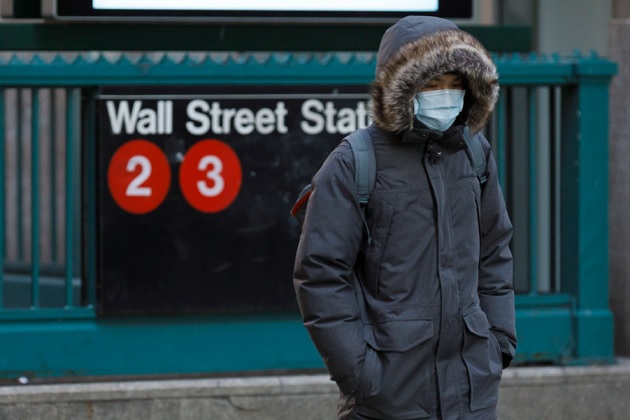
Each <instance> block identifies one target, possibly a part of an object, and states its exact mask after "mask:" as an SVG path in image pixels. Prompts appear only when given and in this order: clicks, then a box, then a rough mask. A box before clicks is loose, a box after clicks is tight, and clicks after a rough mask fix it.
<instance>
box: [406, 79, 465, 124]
mask: <svg viewBox="0 0 630 420" xmlns="http://www.w3.org/2000/svg"><path fill="white" fill-rule="evenodd" d="M464 93H466V91H464V90H461V89H443V90H432V91H428V92H419V93H418V94H416V96H415V97H414V100H413V113H414V114H415V116H416V118H417V119H418V120H419V121H420V122H421V123H423V124H424V125H426V126H427V127H429V128H430V129H433V130H437V131H446V130H448V129H449V128H450V127H451V125H453V123H454V122H455V118H457V116H458V115H459V113H460V112H462V109H463V108H464Z"/></svg>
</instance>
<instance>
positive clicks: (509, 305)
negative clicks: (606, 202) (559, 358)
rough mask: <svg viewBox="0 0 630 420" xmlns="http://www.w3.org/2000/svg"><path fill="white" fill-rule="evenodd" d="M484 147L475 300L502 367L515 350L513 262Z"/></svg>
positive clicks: (509, 227) (505, 220)
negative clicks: (490, 332) (484, 164)
mask: <svg viewBox="0 0 630 420" xmlns="http://www.w3.org/2000/svg"><path fill="white" fill-rule="evenodd" d="M483 143H484V145H485V147H484V148H485V149H486V150H487V155H486V156H487V175H488V180H487V181H486V184H485V186H484V188H483V192H482V195H481V255H480V265H479V288H478V293H479V300H480V304H481V308H482V309H483V311H484V312H485V313H486V315H487V317H488V321H490V325H491V329H492V332H493V334H494V335H495V337H496V338H497V341H498V342H499V345H500V347H501V353H502V354H503V367H504V368H505V367H507V366H509V364H510V363H511V361H512V359H513V358H514V355H515V352H516V344H517V338H516V321H515V308H514V290H513V285H512V281H513V279H512V277H513V264H512V253H511V251H510V248H509V245H510V241H511V239H512V224H511V222H510V218H509V216H508V213H507V210H506V207H505V201H504V199H503V194H502V192H501V186H500V185H499V180H498V176H497V165H496V162H495V160H494V156H493V154H492V151H491V150H490V145H489V144H488V142H487V140H485V139H483Z"/></svg>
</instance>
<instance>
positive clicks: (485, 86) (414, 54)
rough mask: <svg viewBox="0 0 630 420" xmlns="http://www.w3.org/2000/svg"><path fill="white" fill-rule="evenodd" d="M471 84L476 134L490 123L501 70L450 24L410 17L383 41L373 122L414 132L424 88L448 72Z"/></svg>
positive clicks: (469, 113) (470, 115) (470, 113)
mask: <svg viewBox="0 0 630 420" xmlns="http://www.w3.org/2000/svg"><path fill="white" fill-rule="evenodd" d="M453 71H454V72H458V73H459V74H461V75H462V76H463V77H464V78H465V80H466V84H467V87H466V101H465V108H464V110H463V111H462V115H464V116H466V120H465V121H463V122H464V123H465V124H466V125H468V126H469V127H470V130H471V131H472V132H473V133H475V132H478V131H480V130H481V129H482V128H483V126H484V125H485V124H486V123H487V122H488V119H489V118H490V114H491V113H492V110H493V109H494V105H495V103H496V101H497V98H498V96H499V84H498V75H497V71H496V66H495V65H494V62H493V61H492V59H491V58H490V55H489V54H488V52H487V51H486V49H485V48H484V47H483V45H481V43H480V42H479V41H478V40H477V39H475V38H474V37H473V36H471V35H470V34H468V33H466V32H464V31H462V30H460V29H459V28H457V26H456V25H455V24H453V23H452V22H450V21H448V20H444V19H440V18H435V17H427V16H408V17H406V18H404V19H401V20H400V21H398V22H397V23H396V24H394V25H393V26H392V27H390V28H389V29H388V30H387V31H386V32H385V34H384V35H383V38H382V40H381V45H380V47H379V51H378V58H377V65H376V77H375V80H374V83H373V84H372V91H371V95H372V119H373V121H374V123H375V124H376V125H377V126H379V127H380V128H382V129H383V130H385V131H389V132H393V133H398V134H401V133H405V132H407V131H409V130H411V129H412V127H413V121H414V114H413V103H412V101H413V97H414V95H415V94H416V92H417V91H418V88H419V87H421V86H423V85H425V84H426V83H427V82H429V81H430V80H431V79H433V78H434V77H436V76H438V75H440V74H443V73H446V72H453Z"/></svg>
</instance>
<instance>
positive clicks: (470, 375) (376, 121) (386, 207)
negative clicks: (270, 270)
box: [294, 17, 516, 420]
mask: <svg viewBox="0 0 630 420" xmlns="http://www.w3.org/2000/svg"><path fill="white" fill-rule="evenodd" d="M451 71H456V72H458V73H459V74H461V75H462V76H463V77H464V79H465V80H466V84H467V86H466V101H465V106H464V110H463V111H462V113H461V114H460V116H459V117H458V120H457V121H456V122H455V124H454V125H453V127H451V128H450V129H449V130H448V131H446V132H445V133H440V132H436V131H432V130H429V129H427V128H426V127H424V126H423V125H422V124H420V123H419V122H418V121H417V120H415V118H414V116H413V105H412V98H413V95H414V94H415V93H416V91H417V89H418V87H420V86H423V85H424V84H426V83H427V82H428V81H429V80H431V79H433V78H434V77H435V76H437V75H439V74H442V73H445V72H451ZM498 89H499V88H498V84H497V74H496V70H495V66H494V64H493V62H492V60H491V59H490V57H489V55H488V53H487V52H486V50H485V49H484V48H483V47H482V46H481V45H480V44H479V42H478V41H477V40H475V39H474V38H473V37H471V36H470V35H468V34H466V33H465V32H463V31H460V30H459V29H457V27H456V26H455V25H453V24H452V23H451V22H449V21H446V20H442V19H437V18H429V17H408V18H405V19H403V20H401V21H399V22H398V23H397V24H396V25H394V26H393V27H391V28H390V29H389V30H388V31H387V32H386V33H385V35H384V36H383V40H382V42H381V46H380V49H379V54H378V63H377V69H376V78H375V81H374V84H373V89H372V112H373V115H372V118H373V124H372V125H371V126H370V127H368V128H367V130H368V133H369V135H370V137H371V139H372V142H373V144H374V148H375V154H376V162H377V168H378V170H377V175H376V184H375V187H374V190H373V192H372V194H371V196H370V200H369V203H368V206H367V209H366V213H365V223H364V220H363V218H362V212H361V209H360V207H359V204H358V202H357V198H356V186H355V181H354V159H353V156H352V151H351V149H350V148H349V146H348V145H347V143H345V142H342V143H341V144H340V145H339V146H338V147H337V148H336V149H335V150H334V151H333V152H332V153H331V155H330V156H329V157H328V159H327V160H326V162H325V163H324V164H323V166H322V168H321V169H320V170H319V171H318V173H317V174H316V175H315V177H314V178H313V182H312V183H313V193H312V195H311V197H310V199H309V204H308V207H307V210H306V217H305V220H304V225H303V228H302V235H301V238H300V243H299V246H298V250H297V256H296V263H295V272H294V284H295V290H296V294H297V299H298V303H299V306H300V310H301V313H302V315H303V320H304V325H305V326H306V328H307V329H308V332H309V334H310V336H311V338H312V340H313V342H314V343H315V345H316V347H317V349H318V350H319V352H320V354H321V356H322V358H323V360H324V362H325V364H326V367H327V369H328V371H329V373H330V375H331V378H332V379H333V380H334V381H336V383H337V385H338V386H339V389H340V391H341V398H340V404H339V417H340V418H375V419H416V418H430V419H483V420H487V419H492V418H495V417H496V403H497V399H498V386H499V381H500V378H501V372H502V368H504V367H507V365H508V364H509V362H510V361H511V359H512V358H513V356H514V352H515V348H516V331H515V325H514V293H513V290H512V256H511V253H510V250H509V248H508V245H509V242H510V239H511V235H512V226H511V224H510V221H509V218H508V215H507V212H506V209H505V204H504V200H503V196H502V194H501V189H500V186H499V183H498V179H497V167H496V164H495V161H494V158H493V156H492V153H491V150H490V145H489V144H488V142H487V141H486V140H485V138H483V136H482V135H481V134H479V131H480V130H481V128H482V127H483V126H484V125H485V124H486V122H487V120H488V118H489V116H490V114H491V112H492V109H493V107H494V104H495V102H496V99H497V96H498ZM464 125H467V126H468V127H469V129H470V130H471V132H473V133H476V134H475V135H477V136H479V138H480V140H481V141H482V144H483V147H484V150H485V153H486V158H487V182H486V183H485V185H484V186H483V187H482V186H481V185H480V183H479V181H478V180H477V178H476V176H475V173H474V170H473V168H472V166H471V164H470V161H469V159H468V158H467V156H466V153H465V151H464V150H463V149H464V143H463V142H462V137H461V136H462V129H463V127H464Z"/></svg>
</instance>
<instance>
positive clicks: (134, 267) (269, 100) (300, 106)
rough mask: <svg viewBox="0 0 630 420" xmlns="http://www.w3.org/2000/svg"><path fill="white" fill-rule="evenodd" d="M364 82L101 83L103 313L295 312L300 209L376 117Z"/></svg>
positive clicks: (100, 265)
mask: <svg viewBox="0 0 630 420" xmlns="http://www.w3.org/2000/svg"><path fill="white" fill-rule="evenodd" d="M366 92H367V87H366V86H359V87H357V86H308V87H299V86H273V87H271V86H251V87H232V86H225V87H213V88H192V87H177V88H160V89H156V88H146V87H142V88H140V87H137V88H129V87H125V88H103V89H102V91H101V92H100V94H99V96H98V98H97V108H98V117H99V129H98V164H99V170H98V174H99V175H98V188H99V190H98V212H99V229H98V290H99V297H98V301H99V312H100V313H101V314H138V313H142V314H151V313H193V312H194V313H199V312H243V311H245V312H251V311H258V312H260V311H287V310H295V309H297V306H296V302H295V295H294V290H293V284H292V271H293V261H294V256H295V249H296V246H297V241H298V238H299V227H298V225H297V223H296V222H295V221H294V220H293V219H292V218H291V216H290V214H289V210H290V208H291V206H292V204H293V202H294V200H295V198H296V195H297V194H298V193H299V190H300V188H301V187H302V186H304V185H305V184H306V183H308V182H310V179H311V176H312V175H313V174H314V173H315V172H316V171H317V169H318V168H319V166H320V165H321V163H322V162H323V160H324V159H325V157H326V156H327V155H328V153H330V151H331V150H332V149H333V148H334V147H335V146H336V145H337V144H338V143H339V141H340V140H341V139H342V138H343V137H344V136H345V135H347V134H349V133H350V132H352V131H354V130H355V129H357V128H360V127H364V126H366V125H367V124H368V113H367V94H366Z"/></svg>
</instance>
